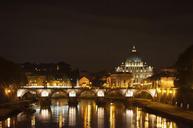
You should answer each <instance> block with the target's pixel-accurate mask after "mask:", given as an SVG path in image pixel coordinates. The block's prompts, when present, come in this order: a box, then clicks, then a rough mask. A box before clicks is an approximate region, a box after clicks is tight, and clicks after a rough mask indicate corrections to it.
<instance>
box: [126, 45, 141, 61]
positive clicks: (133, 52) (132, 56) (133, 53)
mask: <svg viewBox="0 0 193 128" xmlns="http://www.w3.org/2000/svg"><path fill="white" fill-rule="evenodd" d="M132 62H134V63H136V62H142V59H141V57H140V56H139V55H138V53H137V50H136V48H135V46H133V49H132V50H131V53H130V56H129V57H128V58H127V59H126V62H125V63H126V64H127V63H132Z"/></svg>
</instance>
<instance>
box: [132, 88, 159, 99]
mask: <svg viewBox="0 0 193 128" xmlns="http://www.w3.org/2000/svg"><path fill="white" fill-rule="evenodd" d="M155 96H156V90H139V91H136V93H135V94H134V97H139V98H147V99H153V98H154V97H155Z"/></svg>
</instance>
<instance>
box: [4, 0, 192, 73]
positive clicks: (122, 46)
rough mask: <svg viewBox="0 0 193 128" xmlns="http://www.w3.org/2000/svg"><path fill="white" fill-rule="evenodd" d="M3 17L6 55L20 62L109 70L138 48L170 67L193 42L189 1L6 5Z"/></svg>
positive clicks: (150, 59)
mask: <svg viewBox="0 0 193 128" xmlns="http://www.w3.org/2000/svg"><path fill="white" fill-rule="evenodd" d="M0 17H1V20H0V37H1V38H0V42H1V47H0V55H2V56H4V57H6V58H9V59H12V60H14V61H16V62H24V61H32V62H52V61H62V60H63V61H67V62H68V63H71V64H72V65H74V66H77V67H80V68H82V69H89V70H99V69H105V68H107V69H109V68H113V67H114V66H116V65H117V64H119V63H120V62H121V61H123V60H124V59H125V58H126V57H127V55H128V52H129V48H131V46H132V45H136V46H137V48H138V49H139V51H140V53H141V56H142V57H143V58H144V60H146V61H147V63H150V64H153V65H155V66H169V65H172V64H173V63H174V62H175V60H176V59H177V57H178V55H179V54H180V53H181V52H182V51H183V50H184V49H185V48H187V47H188V46H189V45H190V44H192V42H193V39H192V34H193V8H192V3H191V2H189V3H188V2H185V1H184V2H179V3H178V2H172V1H170V2H164V1H162V2H155V1H151V2H147V1H146V2H139V1H138V2H135V1H132V2H126V1H124V2H121V1H97V2H89V1H81V2H77V1H76V2H75V1H74V2H65V3H64V2H59V3H53V2H48V1H46V2H41V3H40V2H34V1H32V2H29V1H28V2H26V1H20V2H15V3H13V2H12V3H3V4H1V5H0Z"/></svg>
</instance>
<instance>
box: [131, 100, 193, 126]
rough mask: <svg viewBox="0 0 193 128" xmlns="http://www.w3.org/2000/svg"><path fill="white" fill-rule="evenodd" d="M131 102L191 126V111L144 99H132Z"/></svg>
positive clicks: (192, 123) (192, 120) (192, 116)
mask: <svg viewBox="0 0 193 128" xmlns="http://www.w3.org/2000/svg"><path fill="white" fill-rule="evenodd" d="M132 103H133V104H134V105H136V106H139V107H142V108H143V109H144V110H145V111H148V112H150V113H154V114H159V115H161V116H163V117H167V118H170V119H172V120H176V121H181V122H185V123H188V124H190V125H191V126H193V112H192V111H189V110H188V109H182V108H179V107H176V106H173V105H169V104H163V103H159V102H153V101H151V100H144V99H133V101H132Z"/></svg>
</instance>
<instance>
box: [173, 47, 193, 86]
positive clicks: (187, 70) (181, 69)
mask: <svg viewBox="0 0 193 128" xmlns="http://www.w3.org/2000/svg"><path fill="white" fill-rule="evenodd" d="M175 66H176V68H177V81H176V85H177V86H179V87H180V88H184V89H187V88H193V44H192V45H191V46H190V47H189V48H187V49H186V50H185V51H184V52H183V53H182V54H181V55H180V56H179V58H178V60H177V62H176V65H175Z"/></svg>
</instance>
